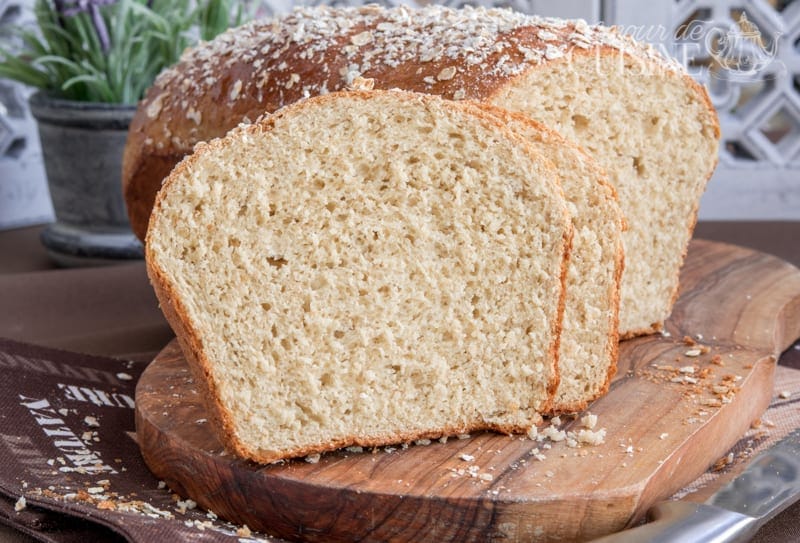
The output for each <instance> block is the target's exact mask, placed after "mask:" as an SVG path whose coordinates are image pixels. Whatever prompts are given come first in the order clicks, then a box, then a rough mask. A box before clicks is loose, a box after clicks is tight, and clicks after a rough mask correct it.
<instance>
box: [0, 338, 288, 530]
mask: <svg viewBox="0 0 800 543" xmlns="http://www.w3.org/2000/svg"><path fill="white" fill-rule="evenodd" d="M145 366H146V364H145V363H141V362H127V361H121V360H116V359H111V358H102V357H94V356H88V355H82V354H76V353H70V352H65V351H57V350H53V349H48V348H43V347H37V346H32V345H28V344H23V343H19V342H15V341H11V340H6V339H0V383H1V384H0V387H2V391H1V392H0V413H1V415H0V498H1V499H0V523H3V524H6V525H9V526H12V527H14V528H15V529H17V530H19V531H20V532H22V533H25V534H27V535H29V536H31V537H34V538H35V539H38V540H41V541H48V542H51V541H52V542H59V543H66V542H69V543H71V542H76V543H78V542H79V543H85V542H86V541H131V542H139V541H141V542H143V543H145V542H146V543H151V542H153V541H201V542H206V541H207V542H220V543H222V542H246V541H270V540H269V539H266V538H265V537H260V536H257V535H254V534H249V533H248V530H247V529H246V528H244V527H240V526H233V525H231V524H228V523H225V522H223V521H221V520H218V519H216V517H215V516H214V515H213V513H207V512H205V511H201V510H200V509H197V508H195V507H194V503H193V502H191V501H189V500H185V499H183V498H180V497H178V496H177V495H173V494H172V493H171V492H170V490H169V489H168V488H166V487H165V486H164V484H163V483H160V482H159V481H158V480H157V479H156V478H155V477H154V476H153V475H152V474H151V473H150V472H149V470H148V469H147V466H146V465H145V464H144V461H143V460H142V457H141V455H140V454H139V447H138V445H137V444H136V441H135V433H134V432H135V429H134V409H133V407H134V403H133V402H134V391H135V386H136V381H137V379H138V377H139V375H140V374H141V372H142V371H143V370H144V368H145ZM272 541H274V540H272Z"/></svg>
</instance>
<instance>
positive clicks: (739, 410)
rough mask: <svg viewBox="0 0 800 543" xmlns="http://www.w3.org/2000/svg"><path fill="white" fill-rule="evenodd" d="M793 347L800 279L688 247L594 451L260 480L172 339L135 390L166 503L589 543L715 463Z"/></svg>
mask: <svg viewBox="0 0 800 543" xmlns="http://www.w3.org/2000/svg"><path fill="white" fill-rule="evenodd" d="M686 336H690V337H693V338H695V339H696V340H697V342H698V343H699V345H701V346H706V347H709V348H710V351H709V352H703V353H701V354H699V356H690V355H692V354H696V351H697V350H702V351H705V348H701V347H699V346H691V345H689V343H690V342H689V341H687V340H686ZM799 336H800V270H798V269H797V268H795V267H794V266H792V265H790V264H788V263H786V262H784V261H782V260H780V259H778V258H776V257H773V256H770V255H766V254H763V253H758V252H754V251H751V250H749V249H744V248H741V247H737V246H733V245H726V244H721V243H715V242H709V241H703V240H694V241H692V242H691V244H690V247H689V251H688V255H687V258H686V261H685V263H684V266H683V268H682V272H681V289H680V293H679V297H678V300H677V302H676V305H675V307H674V309H673V313H672V316H671V317H670V319H669V320H668V322H667V324H666V332H665V333H659V334H654V335H650V336H646V337H640V338H636V339H632V340H628V341H623V342H622V343H621V345H620V354H619V363H618V372H617V375H616V377H615V379H614V380H613V382H612V384H611V388H610V390H609V392H608V394H607V395H606V396H604V397H603V398H601V399H599V400H597V401H595V402H594V403H593V404H592V405H591V406H590V408H589V410H588V411H590V412H591V413H592V414H595V415H597V417H598V422H597V425H596V427H595V431H597V430H599V429H601V428H603V429H605V431H606V435H605V440H604V442H603V443H601V444H598V445H592V446H590V445H585V444H584V445H581V446H579V447H570V446H568V445H569V444H568V443H567V441H566V440H564V441H559V442H551V441H550V440H545V441H541V442H540V441H536V440H532V439H529V438H527V437H524V436H507V435H501V434H496V433H492V432H483V433H475V434H473V435H472V436H470V437H469V438H465V437H463V436H462V438H461V439H459V438H457V437H450V438H449V439H447V440H446V441H445V442H441V440H438V441H437V440H434V441H433V442H432V443H431V444H429V445H425V444H413V443H412V444H408V445H406V446H402V445H397V446H393V447H388V448H387V447H381V448H377V449H369V450H364V451H363V452H354V451H348V450H340V451H336V452H333V453H327V454H323V455H322V456H321V458H320V459H319V460H318V461H317V462H309V461H307V460H305V459H297V460H291V461H286V462H284V463H278V464H272V465H266V466H261V465H257V464H255V463H253V462H249V461H245V460H242V459H238V458H236V457H235V456H233V455H232V454H229V453H226V452H225V451H224V449H223V448H222V446H221V445H220V443H219V441H218V440H217V439H216V437H215V434H214V433H213V432H212V430H211V428H210V427H209V424H208V422H207V421H206V417H207V416H206V410H205V408H204V405H203V401H202V399H201V398H200V396H199V394H198V392H197V390H196V388H195V385H194V384H193V381H192V379H191V376H190V372H189V370H188V366H187V364H186V362H185V360H184V358H183V356H182V353H181V350H180V348H179V346H178V344H177V343H176V342H174V341H173V342H172V343H170V344H169V345H168V346H167V347H166V348H165V349H164V350H163V351H162V352H161V353H160V354H159V355H158V356H157V357H156V358H155V360H153V362H152V363H151V364H150V365H149V367H148V368H147V370H146V371H145V372H144V374H143V375H142V377H141V379H140V381H139V383H138V386H137V390H136V425H137V438H138V440H139V445H140V447H141V451H142V455H143V457H144V459H145V461H146V462H147V465H148V466H149V467H150V469H151V470H152V471H153V473H154V474H155V475H156V476H158V477H159V478H160V479H163V480H164V481H166V483H167V484H168V485H169V487H170V488H171V489H173V490H174V491H175V492H178V493H179V494H181V495H183V496H188V497H191V498H192V499H193V500H195V501H196V502H197V503H198V504H199V505H200V506H202V507H203V508H206V509H210V510H212V511H214V512H215V513H217V514H218V515H219V516H220V517H222V518H225V519H227V520H229V521H231V522H234V523H237V524H246V525H247V526H248V527H249V528H251V529H253V530H257V531H260V532H263V533H267V534H270V535H273V536H277V537H281V538H284V539H288V540H297V541H353V540H358V541H490V540H504V541H551V540H562V541H563V540H567V541H579V540H588V539H591V538H594V537H598V536H601V535H605V534H608V533H611V532H615V531H618V530H620V529H623V528H624V527H625V526H626V525H629V524H630V523H633V522H635V521H636V520H638V519H639V518H640V517H641V516H642V515H643V514H644V512H645V511H646V510H647V508H648V507H649V506H650V505H652V504H653V503H654V502H656V501H657V500H659V499H663V498H666V497H669V496H671V495H672V494H674V493H675V492H676V491H677V490H679V489H681V488H682V487H684V486H685V485H686V484H687V483H690V482H691V481H693V480H694V479H696V478H697V477H698V476H699V475H701V474H702V473H703V472H704V471H705V470H706V469H707V468H708V467H709V466H711V465H712V464H714V462H715V461H717V460H718V459H720V458H721V457H723V456H724V455H725V454H726V452H727V451H728V449H729V448H730V447H731V446H732V445H733V444H734V443H735V442H736V441H737V440H738V439H739V437H740V436H742V435H743V434H744V433H745V432H746V431H747V429H748V428H749V427H750V425H751V424H752V422H753V421H754V420H756V419H758V417H759V416H760V415H761V414H762V413H763V411H764V409H766V407H767V406H768V405H769V402H770V398H771V395H772V391H773V378H774V372H775V364H776V361H777V358H778V356H779V354H780V353H781V352H782V351H783V350H784V349H786V348H788V347H789V346H790V345H791V344H792V342H793V341H794V340H795V339H796V338H797V337H799ZM692 351H695V352H692ZM687 353H689V355H687ZM670 368H673V369H670ZM689 368H692V369H691V370H690V369H689ZM690 371H691V372H692V373H689V372H690ZM546 424H547V423H546ZM581 426H582V423H581V416H580V415H578V416H577V417H572V416H565V417H562V424H561V427H562V428H564V429H568V430H569V429H572V430H577V429H579V428H581ZM548 446H549V447H550V448H547V447H548ZM537 449H538V452H539V453H538V454H539V455H538V457H537V454H536V450H537ZM309 460H310V459H309Z"/></svg>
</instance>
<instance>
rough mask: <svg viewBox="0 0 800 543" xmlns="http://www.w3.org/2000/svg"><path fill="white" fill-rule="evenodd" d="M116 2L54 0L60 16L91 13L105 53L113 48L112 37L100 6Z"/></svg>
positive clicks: (101, 0)
mask: <svg viewBox="0 0 800 543" xmlns="http://www.w3.org/2000/svg"><path fill="white" fill-rule="evenodd" d="M115 2H116V0H66V1H65V0H54V4H55V8H56V11H57V12H58V14H59V16H60V17H74V16H75V15H77V14H79V13H88V14H89V16H90V17H91V19H92V26H93V27H94V31H95V33H96V34H97V39H98V40H100V45H101V47H102V48H103V52H105V53H107V52H108V50H109V49H110V48H111V39H110V38H109V35H108V27H106V22H105V20H104V19H103V14H102V13H100V8H101V7H102V6H107V5H109V4H113V3H115Z"/></svg>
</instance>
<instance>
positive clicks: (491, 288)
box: [146, 91, 572, 462]
mask: <svg viewBox="0 0 800 543" xmlns="http://www.w3.org/2000/svg"><path fill="white" fill-rule="evenodd" d="M571 236H572V227H571V221H570V218H569V214H568V211H567V207H566V203H565V200H564V198H563V195H562V192H561V189H560V187H559V184H558V176H557V174H556V172H555V171H554V169H553V167H552V165H551V164H550V163H549V162H547V161H546V160H545V159H543V158H542V157H541V156H540V155H539V154H536V153H535V152H534V151H533V150H532V149H530V147H529V146H528V144H526V143H525V141H524V140H522V139H521V138H520V137H519V136H517V135H516V134H514V133H513V132H511V131H509V130H508V129H507V128H505V127H504V126H503V124H502V123H501V122H499V121H498V120H497V118H495V117H493V116H491V115H489V114H487V113H485V112H483V111H482V110H480V109H479V108H477V107H475V106H472V105H470V104H466V103H456V102H450V101H447V100H442V99H439V98H436V97H433V96H425V95H419V94H413V93H406V92H400V91H395V92H391V91H390V92H377V91H376V92H367V91H358V92H343V93H334V94H329V95H326V96H323V97H318V98H312V99H309V100H306V101H302V102H300V103H297V104H295V105H293V106H289V107H287V108H285V109H282V110H281V111H280V112H279V113H277V114H275V115H273V116H270V117H267V118H265V119H263V120H261V121H259V122H257V123H255V124H252V125H246V126H241V127H239V128H237V129H235V130H233V131H232V132H231V133H230V134H228V135H227V136H226V137H225V138H223V139H220V140H214V141H212V142H210V143H208V144H201V145H199V146H198V148H197V150H196V152H195V153H194V154H193V155H191V156H190V157H189V158H187V159H186V160H184V161H183V162H182V163H181V164H180V165H179V166H178V167H177V168H176V169H175V170H174V171H173V172H172V174H171V175H170V176H169V178H168V179H167V181H166V183H165V186H164V188H163V190H162V191H161V192H160V193H159V196H158V200H157V202H156V205H155V208H154V211H153V214H152V218H151V222H150V227H149V231H148V235H147V244H146V258H147V269H148V273H149V276H150V278H151V280H152V283H153V285H154V287H155V290H156V294H157V296H158V298H159V301H160V303H161V305H162V308H163V310H164V312H165V315H166V316H167V318H168V320H169V321H170V323H171V324H172V326H173V328H174V329H175V331H176V333H177V336H178V338H179V340H180V343H181V346H182V348H183V351H184V353H185V354H186V356H187V358H188V360H189V361H190V365H191V367H192V368H193V371H194V372H195V374H196V376H197V380H198V382H199V383H200V384H201V385H202V386H204V387H206V390H205V394H206V396H207V397H208V398H209V400H210V402H209V403H210V408H211V412H212V413H213V418H214V420H215V421H217V422H216V424H215V427H216V428H218V430H219V433H220V436H221V440H222V442H223V443H224V444H225V445H226V446H227V447H228V448H230V449H232V450H233V451H234V452H236V453H237V454H239V455H241V456H244V457H247V458H250V459H252V460H255V461H258V462H272V461H275V460H279V459H282V458H287V457H293V456H300V455H306V454H310V453H315V452H321V451H327V450H331V449H334V448H338V447H342V446H348V445H362V446H372V445H381V444H387V443H397V442H404V441H409V440H413V439H418V438H425V437H436V436H441V435H448V434H455V433H460V432H469V431H473V430H478V429H494V430H498V431H502V432H524V431H527V430H528V429H529V428H530V427H531V426H532V425H533V424H535V423H536V422H538V421H539V420H540V418H539V413H540V412H542V411H544V410H547V409H548V407H549V404H550V401H551V397H552V394H553V392H554V391H555V387H556V386H557V372H556V361H557V353H558V338H559V328H560V323H561V318H562V314H563V307H564V293H563V282H564V276H565V274H566V265H565V263H566V258H567V255H568V251H569V247H570V243H571Z"/></svg>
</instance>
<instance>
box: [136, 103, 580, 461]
mask: <svg viewBox="0 0 800 543" xmlns="http://www.w3.org/2000/svg"><path fill="white" fill-rule="evenodd" d="M380 92H391V91H356V90H353V91H346V93H347V94H348V95H349V96H351V97H355V98H361V99H368V98H369V97H370V96H372V95H373V94H375V93H380ZM337 95H338V93H335V94H329V95H325V96H319V97H315V98H312V99H309V100H301V101H299V102H296V103H294V104H291V105H289V106H287V107H285V108H282V109H281V110H280V111H278V112H276V113H275V114H274V115H270V116H265V117H263V118H261V119H259V120H258V121H257V122H256V123H253V124H250V125H241V126H240V127H238V128H236V129H235V130H233V131H232V132H231V133H230V134H229V135H228V137H226V138H224V139H221V138H218V139H213V140H211V141H209V142H207V143H202V144H199V145H197V146H196V147H195V151H194V153H193V154H192V155H189V156H187V157H186V158H185V159H183V160H182V161H181V162H180V163H179V164H178V165H177V166H176V167H175V168H174V170H173V171H172V172H171V173H170V174H169V176H168V177H167V179H166V180H165V181H164V187H165V188H166V189H167V190H166V191H161V192H159V193H158V195H157V196H156V201H155V204H154V207H153V210H154V212H153V214H152V215H151V217H150V221H151V222H154V221H157V220H158V219H159V213H158V209H159V207H160V206H161V205H162V200H163V199H164V196H165V194H167V191H168V190H169V186H170V185H171V184H173V183H175V182H177V180H178V179H179V178H181V177H183V176H185V175H187V173H188V172H187V170H190V169H191V168H192V167H193V164H194V163H195V162H196V161H197V160H198V159H199V157H201V156H202V155H203V154H205V153H208V152H211V151H213V150H215V149H220V148H224V147H225V146H227V145H229V142H230V140H231V139H235V138H236V137H237V132H244V133H262V132H264V131H268V130H271V129H272V127H273V126H274V125H275V123H276V122H278V121H279V120H280V118H281V117H283V116H287V115H294V114H296V112H297V110H299V109H301V108H306V107H309V106H311V105H312V104H313V105H319V104H320V103H323V104H324V103H325V102H326V101H332V100H335V99H336V98H337ZM396 96H398V97H399V98H401V99H408V100H419V101H421V102H422V103H423V104H425V103H430V102H433V101H436V100H438V98H435V97H433V96H430V95H424V94H413V93H406V92H401V93H396ZM446 103H447V107H449V108H453V109H456V110H458V111H461V112H464V113H466V114H469V115H471V116H472V117H474V118H475V119H476V121H479V122H482V123H484V124H485V125H487V127H488V128H489V129H490V130H491V131H492V132H494V133H497V134H502V135H503V136H504V137H506V138H508V139H510V140H514V141H515V142H516V143H517V145H518V146H519V147H520V148H524V149H527V152H528V153H529V154H530V155H531V156H533V157H535V158H536V161H537V162H538V163H539V164H540V165H541V166H542V169H543V170H547V171H550V176H549V179H550V181H543V182H547V183H552V187H551V188H552V190H554V191H557V192H560V191H561V188H560V186H559V185H558V184H557V181H556V180H557V178H558V176H557V174H556V173H555V170H554V168H553V166H552V165H551V164H550V163H549V162H548V161H547V160H546V159H545V158H544V157H542V156H540V155H539V154H537V153H536V152H535V151H534V150H533V149H532V147H531V145H530V144H529V143H528V142H526V141H525V140H523V139H522V138H521V137H520V136H518V135H517V134H516V133H515V132H513V131H511V130H510V129H509V128H508V127H507V126H505V124H504V123H503V121H502V120H501V119H499V118H498V117H497V116H495V115H492V114H490V113H489V112H487V111H486V110H485V109H484V108H482V107H479V106H478V105H476V104H473V103H470V102H446ZM563 215H564V225H565V227H566V229H565V232H564V237H563V244H564V245H563V254H564V257H563V259H562V262H561V273H560V288H559V300H558V302H557V304H556V306H557V309H556V317H555V318H554V319H553V321H552V328H551V334H552V337H553V341H552V343H551V345H550V349H549V360H550V368H549V371H550V376H551V377H550V380H549V382H548V385H547V391H548V398H546V399H545V400H544V401H543V403H542V405H540V406H539V409H538V411H539V412H544V411H547V410H548V409H549V408H550V402H551V401H552V396H553V393H554V392H555V390H556V388H557V386H558V364H557V359H558V354H559V349H558V339H559V337H560V335H561V319H562V318H563V314H564V306H565V298H566V294H565V289H564V285H565V283H566V273H567V261H568V257H569V252H570V248H571V243H572V234H573V232H572V226H571V223H570V221H569V216H568V212H567V211H566V209H564V210H563ZM153 232H154V230H148V236H149V235H150V234H152V233H153ZM145 258H146V267H147V273H148V276H149V278H150V281H151V283H152V285H153V288H154V291H155V293H156V296H157V298H158V300H159V304H160V307H161V310H162V312H163V313H164V315H165V317H166V319H167V321H168V322H169V324H170V325H171V326H172V328H173V331H174V332H175V333H176V335H177V338H178V341H179V344H180V347H181V350H182V351H183V353H184V356H185V357H186V359H187V362H189V367H190V369H191V371H192V375H193V377H194V379H195V382H197V383H198V384H199V386H200V389H201V390H200V392H201V395H202V397H203V398H204V400H205V402H206V405H207V408H208V412H209V419H210V422H211V426H212V428H213V429H214V431H215V432H216V435H217V437H218V439H219V441H220V442H221V443H222V444H223V445H224V446H225V447H226V448H227V449H228V450H230V451H232V452H233V453H235V454H237V455H239V456H241V457H245V458H249V459H251V460H254V461H256V462H259V463H271V462H275V461H279V460H282V459H287V458H294V457H302V456H306V455H310V454H315V453H321V452H327V451H332V450H336V449H338V448H341V447H344V446H350V445H360V446H367V447H371V446H381V445H387V444H392V443H404V442H411V441H415V440H419V439H426V438H438V437H441V436H449V435H455V434H462V433H469V432H473V431H483V430H490V431H496V432H500V433H506V434H515V433H516V434H519V433H526V432H528V431H529V430H530V425H525V426H522V425H514V424H498V423H493V422H490V421H473V422H471V423H469V424H464V425H453V426H447V427H443V428H438V429H436V430H433V431H431V430H428V431H419V432H407V433H387V434H385V435H372V436H358V435H352V436H346V437H344V438H342V439H338V440H333V441H330V442H327V443H319V444H315V445H313V446H308V447H298V448H295V449H291V450H280V451H276V450H262V449H253V448H251V447H249V446H248V445H247V444H246V443H244V442H242V441H241V439H239V437H238V435H237V433H236V431H235V425H234V421H233V420H232V418H231V415H230V413H229V412H228V410H227V409H226V408H225V406H223V404H222V403H221V401H220V399H219V393H218V392H217V384H216V381H215V377H214V372H213V370H212V368H211V363H210V361H209V360H208V358H207V357H206V356H205V355H204V351H203V345H202V338H201V337H200V334H199V333H198V332H197V331H196V329H195V328H194V327H193V326H192V322H191V319H190V318H189V313H188V311H187V310H186V308H185V307H183V305H182V302H181V300H180V298H179V296H177V293H176V292H175V289H174V287H173V286H172V283H171V281H170V279H169V277H168V276H167V275H166V274H165V273H164V271H163V270H162V269H161V268H160V267H159V266H158V264H157V262H158V259H157V257H156V255H155V254H154V253H153V244H151V243H146V244H145ZM537 422H538V421H537Z"/></svg>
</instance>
